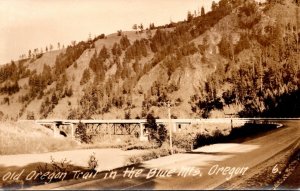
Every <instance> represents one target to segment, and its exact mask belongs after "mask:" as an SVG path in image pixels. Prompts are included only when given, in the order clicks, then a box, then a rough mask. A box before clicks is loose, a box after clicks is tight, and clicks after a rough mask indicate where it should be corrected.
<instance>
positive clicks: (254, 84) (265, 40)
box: [191, 1, 300, 117]
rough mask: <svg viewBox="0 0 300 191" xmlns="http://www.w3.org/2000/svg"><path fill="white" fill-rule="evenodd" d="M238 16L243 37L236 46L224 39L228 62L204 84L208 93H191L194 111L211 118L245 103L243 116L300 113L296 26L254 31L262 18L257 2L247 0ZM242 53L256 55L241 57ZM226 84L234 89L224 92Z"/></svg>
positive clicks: (288, 25) (223, 43) (299, 77)
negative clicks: (211, 113) (219, 94)
mask: <svg viewBox="0 0 300 191" xmlns="http://www.w3.org/2000/svg"><path fill="white" fill-rule="evenodd" d="M238 15H239V27H240V29H241V30H240V31H239V33H240V35H241V36H240V40H239V42H238V43H237V44H233V43H232V39H231V37H230V36H226V35H224V36H223V37H222V40H221V42H220V44H219V48H220V54H221V55H223V56H224V57H226V58H227V59H228V63H227V64H225V65H224V64H219V65H218V66H217V69H216V71H215V72H214V73H213V74H212V75H211V76H210V78H209V79H208V80H207V82H206V83H205V84H204V86H202V87H201V88H200V89H202V92H200V93H199V94H197V95H194V96H192V97H191V104H192V110H193V111H194V112H196V113H199V115H201V116H202V117H209V116H210V112H211V111H212V110H218V109H223V107H224V106H226V105H231V104H240V105H243V106H244V109H243V110H242V111H240V112H239V113H237V114H238V115H240V116H243V117H244V116H246V117H260V116H273V117H274V116H280V117H287V116H297V115H298V116H299V105H297V104H296V105H295V103H297V100H298V97H297V96H296V95H297V94H298V95H299V85H300V83H299V82H300V70H299V61H298V59H299V56H298V54H299V53H298V46H299V41H298V39H299V34H300V33H299V31H298V32H297V30H296V26H295V25H294V26H293V25H291V24H290V23H289V22H287V23H286V24H285V25H281V24H280V23H279V22H277V23H275V24H274V25H267V26H265V28H263V29H261V30H257V31H254V30H256V27H255V26H257V24H258V23H259V22H260V18H261V15H260V13H259V11H258V7H257V4H256V3H255V2H254V1H252V2H251V1H248V2H246V3H244V4H243V6H241V7H240V8H239V13H238ZM228 47H229V48H228ZM242 51H248V54H250V55H247V56H245V55H243V56H239V53H240V52H242ZM247 58H248V59H247ZM224 84H227V85H228V84H230V85H231V88H230V89H228V90H226V91H225V92H223V93H222V95H221V96H218V92H219V93H220V91H218V90H220V89H222V86H223V85H224ZM282 103H284V104H285V105H284V104H282ZM293 103H294V104H293ZM287 108H290V110H293V112H289V111H288V110H287Z"/></svg>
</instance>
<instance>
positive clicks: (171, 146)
mask: <svg viewBox="0 0 300 191" xmlns="http://www.w3.org/2000/svg"><path fill="white" fill-rule="evenodd" d="M167 107H168V116H169V131H170V150H171V155H172V154H173V144H172V125H171V104H170V101H168V103H167Z"/></svg>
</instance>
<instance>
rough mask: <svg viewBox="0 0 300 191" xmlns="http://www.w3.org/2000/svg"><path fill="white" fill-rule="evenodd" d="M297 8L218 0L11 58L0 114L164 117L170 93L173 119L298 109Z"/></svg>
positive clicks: (0, 90)
mask: <svg viewBox="0 0 300 191" xmlns="http://www.w3.org/2000/svg"><path fill="white" fill-rule="evenodd" d="M299 16H300V15H299V1H297V0H269V1H267V3H264V4H261V3H257V2H255V1H251V0H249V1H243V0H221V1H220V2H219V3H218V4H214V5H213V6H212V11H211V12H208V13H206V14H202V15H201V16H198V15H192V14H189V15H188V17H187V19H186V20H185V21H182V22H178V23H170V24H167V25H165V26H159V27H156V26H154V24H151V25H150V26H149V27H148V28H147V29H145V30H143V29H137V30H135V31H126V32H123V31H118V32H117V33H115V34H111V35H108V36H105V35H100V36H98V37H96V38H95V39H89V40H88V41H82V42H79V43H76V42H73V43H72V45H69V46H68V47H67V48H64V49H61V50H55V51H48V52H45V53H42V54H36V55H35V56H30V57H29V58H25V59H22V60H18V61H13V62H12V63H10V64H6V65H2V66H1V67H0V118H2V119H18V118H22V119H26V118H27V119H43V118H69V119H75V118H76V119H78V118H79V119H83V118H84V119H89V118H94V119H96V118H97V119H102V118H103V119H110V118H145V116H146V115H147V114H148V113H152V114H153V115H155V116H158V117H160V118H166V117H167V108H166V106H165V103H166V102H168V101H170V102H171V103H172V115H173V116H172V117H177V118H195V117H224V116H226V114H235V115H239V116H299V115H300V112H299V110H300V109H299V108H300V106H299V103H300V102H299V84H300V80H299V78H300V68H299V67H300V66H299V65H300V63H299V60H300V59H299V51H300V50H299V37H300V33H299V26H300V25H299V24H300V19H299ZM287 108H289V109H287ZM274 111H276V112H274Z"/></svg>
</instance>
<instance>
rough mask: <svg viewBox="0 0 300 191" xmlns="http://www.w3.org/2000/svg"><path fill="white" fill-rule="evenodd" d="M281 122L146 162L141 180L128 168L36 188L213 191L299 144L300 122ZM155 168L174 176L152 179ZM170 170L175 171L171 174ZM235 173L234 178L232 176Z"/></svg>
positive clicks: (140, 166)
mask: <svg viewBox="0 0 300 191" xmlns="http://www.w3.org/2000/svg"><path fill="white" fill-rule="evenodd" d="M279 122H280V123H282V124H283V125H284V126H283V127H282V128H279V129H275V130H272V131H270V132H268V133H265V134H263V135H261V136H259V137H256V138H253V139H251V140H247V141H244V142H242V143H224V144H214V145H210V146H205V147H202V148H199V149H196V150H194V151H193V152H191V153H184V154H176V155H172V156H167V157H162V158H159V159H154V160H150V161H147V162H144V163H143V164H141V165H138V166H134V168H135V169H141V170H142V173H141V174H140V176H139V177H137V178H128V177H127V178H126V177H125V178H124V177H123V175H124V172H123V171H124V170H125V169H119V170H118V171H117V175H116V177H115V178H114V179H111V178H106V179H105V178H104V176H105V174H104V173H102V174H99V175H98V176H97V177H98V178H97V179H94V180H90V181H86V182H79V183H78V181H74V180H72V181H64V182H61V183H55V184H50V185H48V186H47V187H44V186H43V187H36V188H37V189H40V188H45V189H54V188H59V189H213V188H216V187H217V186H219V185H221V184H223V183H225V182H226V181H228V180H230V178H232V177H235V176H239V177H240V178H241V179H242V178H243V177H244V176H246V175H247V172H248V170H252V171H253V169H255V166H257V165H258V164H260V163H262V162H264V161H265V160H267V159H269V158H271V157H272V156H274V155H276V154H277V153H279V152H280V151H283V150H285V149H286V148H288V147H289V146H290V145H291V144H293V143H295V142H297V141H299V138H300V128H299V126H300V121H279ZM226 167H227V168H226ZM154 168H157V169H160V170H162V171H163V172H162V173H164V172H166V171H167V172H169V175H170V177H150V175H152V174H151V173H149V172H150V171H151V169H152V171H151V172H154V170H153V169H154ZM183 168H185V170H186V171H185V172H187V174H188V173H190V174H189V175H187V176H186V177H184V173H181V174H180V171H181V172H182V169H183ZM222 168H223V169H222ZM188 169H189V170H188ZM168 170H169V171H168ZM170 170H173V171H175V172H173V173H171V172H170ZM225 171H226V172H225ZM157 172H158V171H156V173H157ZM235 173H236V174H235ZM231 174H234V175H233V176H232V177H231ZM156 175H157V174H156ZM165 175H166V174H165ZM178 175H179V176H178ZM147 176H148V178H149V179H147Z"/></svg>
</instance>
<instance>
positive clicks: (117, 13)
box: [0, 0, 218, 64]
mask: <svg viewBox="0 0 300 191" xmlns="http://www.w3.org/2000/svg"><path fill="white" fill-rule="evenodd" d="M212 1H213V0H0V64H5V63H7V62H10V61H11V60H16V59H18V58H19V56H20V55H21V54H26V55H28V50H29V49H31V50H33V49H35V48H38V49H39V50H40V49H41V48H42V49H43V50H45V47H46V46H48V47H49V44H53V46H54V47H57V43H58V42H60V44H64V45H69V44H70V42H71V41H72V40H76V41H77V42H79V41H81V40H87V38H88V36H89V33H91V35H92V37H95V36H98V35H100V34H102V33H104V34H106V35H108V34H111V33H115V32H117V30H123V31H127V30H132V26H133V24H135V23H136V24H140V23H143V25H144V26H145V28H146V27H148V26H149V23H152V22H153V23H154V24H155V25H156V26H158V25H164V24H168V23H170V21H171V20H172V21H173V22H176V21H182V20H184V19H186V16H187V12H188V11H192V12H193V11H194V10H198V8H199V9H200V8H201V7H202V6H204V8H205V10H206V11H209V10H210V7H211V3H212ZM215 2H218V0H215Z"/></svg>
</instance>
